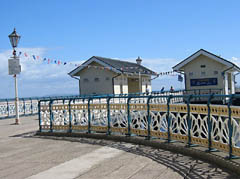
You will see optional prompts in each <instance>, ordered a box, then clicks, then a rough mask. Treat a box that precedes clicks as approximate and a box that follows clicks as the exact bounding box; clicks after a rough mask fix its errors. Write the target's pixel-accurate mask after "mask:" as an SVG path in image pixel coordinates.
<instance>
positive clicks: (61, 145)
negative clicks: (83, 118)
mask: <svg viewBox="0 0 240 179" xmlns="http://www.w3.org/2000/svg"><path fill="white" fill-rule="evenodd" d="M36 118H37V117H24V118H23V119H22V120H21V125H19V126H17V125H11V124H13V123H14V119H6V120H0V161H1V162H0V178H16V179H21V178H32V179H40V178H45V179H47V178H77V179H95V178H96V179H97V178H98V179H99V178H101V179H112V178H113V179H145V178H148V179H151V178H152V179H157V178H159V179H160V178H169V179H170V178H171V179H172V178H173V179H174V178H196V179H197V178H238V177H236V176H233V175H230V174H229V173H227V172H226V171H223V170H222V169H219V168H216V167H214V166H212V165H210V164H207V163H204V162H203V161H199V160H195V159H192V158H191V157H186V156H182V155H179V154H174V153H171V152H168V151H164V150H160V149H153V148H151V147H146V146H141V145H133V144H128V143H123V142H112V141H104V140H96V139H83V138H59V137H39V136H34V135H33V132H34V131H36V130H37V129H38V121H37V120H36Z"/></svg>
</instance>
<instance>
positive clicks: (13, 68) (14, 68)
mask: <svg viewBox="0 0 240 179" xmlns="http://www.w3.org/2000/svg"><path fill="white" fill-rule="evenodd" d="M8 37H9V39H10V42H11V45H12V47H13V58H11V59H9V60H8V68H9V75H13V77H14V79H15V111H16V120H15V124H20V121H19V110H18V106H19V99H18V87H17V74H19V73H20V72H21V66H20V62H19V58H18V57H17V55H16V50H15V48H16V47H17V45H18V42H19V40H20V38H21V36H20V35H18V34H17V32H16V29H15V28H14V30H13V32H12V33H11V34H10V35H9V36H8Z"/></svg>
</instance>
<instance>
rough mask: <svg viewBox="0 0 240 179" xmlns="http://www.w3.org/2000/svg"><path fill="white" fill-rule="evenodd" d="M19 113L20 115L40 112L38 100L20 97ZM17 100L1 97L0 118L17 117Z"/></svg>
mask: <svg viewBox="0 0 240 179" xmlns="http://www.w3.org/2000/svg"><path fill="white" fill-rule="evenodd" d="M19 114H20V116H27V115H36V114H38V100H37V99H34V98H33V99H32V98H21V99H19ZM15 115H16V112H15V100H14V99H1V100H0V119H5V118H10V117H15Z"/></svg>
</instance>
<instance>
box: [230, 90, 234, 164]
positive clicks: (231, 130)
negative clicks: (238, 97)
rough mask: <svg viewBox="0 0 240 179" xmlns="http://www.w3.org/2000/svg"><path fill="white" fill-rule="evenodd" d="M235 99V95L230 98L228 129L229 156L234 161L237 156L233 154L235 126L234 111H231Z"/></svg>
mask: <svg viewBox="0 0 240 179" xmlns="http://www.w3.org/2000/svg"><path fill="white" fill-rule="evenodd" d="M233 97H234V94H232V95H231V96H230V99H229V102H228V129H229V139H228V142H229V156H228V159H233V158H235V156H233V154H232V135H233V125H232V110H231V105H232V99H233Z"/></svg>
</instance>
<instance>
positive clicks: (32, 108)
mask: <svg viewBox="0 0 240 179" xmlns="http://www.w3.org/2000/svg"><path fill="white" fill-rule="evenodd" d="M30 100H31V113H32V114H33V104H32V98H30Z"/></svg>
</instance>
